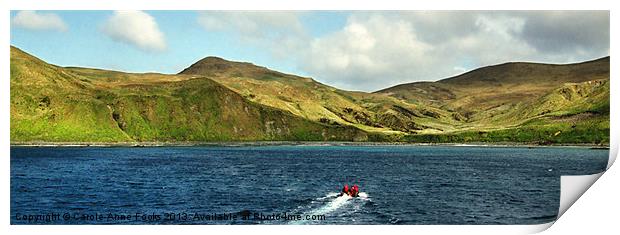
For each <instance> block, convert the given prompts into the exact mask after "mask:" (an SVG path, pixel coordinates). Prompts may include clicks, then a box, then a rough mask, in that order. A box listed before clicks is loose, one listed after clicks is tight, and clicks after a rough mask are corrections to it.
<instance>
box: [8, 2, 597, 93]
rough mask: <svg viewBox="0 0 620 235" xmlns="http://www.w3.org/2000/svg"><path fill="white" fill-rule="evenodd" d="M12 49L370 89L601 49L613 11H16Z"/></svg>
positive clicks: (57, 58) (139, 68) (81, 62)
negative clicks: (252, 70) (225, 67)
mask: <svg viewBox="0 0 620 235" xmlns="http://www.w3.org/2000/svg"><path fill="white" fill-rule="evenodd" d="M11 44H12V45H14V46H16V47H18V48H20V49H22V50H24V51H26V52H28V53H31V54H33V55H35V56H37V57H39V58H41V59H43V60H45V61H47V62H49V63H52V64H57V65H61V66H80V67H94V68H103V69H112V70H120V71H126V72H160V73H177V72H179V71H181V70H182V69H183V68H185V67H187V66H189V65H191V64H192V63H194V62H196V61H197V60H199V59H201V58H204V57H206V56H219V57H222V58H225V59H228V60H235V61H246V62H252V63H254V64H257V65H261V66H266V67H269V68H271V69H274V70H278V71H282V72H286V73H293V74H297V75H302V76H309V77H313V78H314V79H316V80H318V81H320V82H323V83H326V84H329V85H332V86H335V87H338V88H342V89H350V90H363V91H374V90H378V89H381V88H385V87H388V86H391V85H396V84H400V83H405V82H414V81H428V80H438V79H442V78H446V77H449V76H453V75H457V74H459V73H462V72H465V71H468V70H471V69H474V68H477V67H480V66H486V65H491V64H497V63H504V62H508V61H533V62H546V63H570V62H580V61H584V60H590V59H596V58H599V57H602V56H607V55H609V12H608V11H583V12H579V11H565V12H557V11H555V12H551V11H533V12H519V11H500V12H476V11H455V12H449V11H448V12H446V11H443V12H432V11H431V12H429V11H425V12H420V11H413V12H411V11H410V12H400V11H398V12H396V11H388V12H381V11H380V12H359V11H353V12H351V11H303V12H295V11H288V12H239V11H236V12H221V11H207V12H197V11H132V12H114V11H35V12H33V11H27V12H22V11H12V12H11Z"/></svg>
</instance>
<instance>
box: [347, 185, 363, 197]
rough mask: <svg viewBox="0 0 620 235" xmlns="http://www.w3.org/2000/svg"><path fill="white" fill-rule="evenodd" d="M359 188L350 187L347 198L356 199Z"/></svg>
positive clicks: (355, 186)
mask: <svg viewBox="0 0 620 235" xmlns="http://www.w3.org/2000/svg"><path fill="white" fill-rule="evenodd" d="M359 193H360V191H359V188H358V187H357V184H354V185H353V187H351V190H350V192H349V196H351V197H357V196H359Z"/></svg>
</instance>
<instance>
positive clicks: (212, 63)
mask: <svg viewBox="0 0 620 235" xmlns="http://www.w3.org/2000/svg"><path fill="white" fill-rule="evenodd" d="M256 68H262V67H259V66H256V65H254V64H252V63H247V62H236V61H230V60H226V59H223V58H220V57H217V56H207V57H205V58H203V59H201V60H199V61H197V62H196V63H194V64H192V65H191V66H189V67H187V68H186V69H184V70H183V71H181V72H180V73H179V74H200V75H207V74H212V73H226V72H231V71H233V70H248V69H256Z"/></svg>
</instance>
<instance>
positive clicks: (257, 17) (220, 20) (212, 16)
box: [197, 11, 306, 59]
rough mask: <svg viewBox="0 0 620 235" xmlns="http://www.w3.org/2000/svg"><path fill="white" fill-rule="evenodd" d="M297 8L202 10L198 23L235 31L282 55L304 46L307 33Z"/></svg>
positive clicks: (253, 42)
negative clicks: (276, 9)
mask: <svg viewBox="0 0 620 235" xmlns="http://www.w3.org/2000/svg"><path fill="white" fill-rule="evenodd" d="M302 14H303V12H297V11H203V12H200V14H199V16H198V19H197V21H198V24H200V25H201V26H202V27H203V28H204V29H205V30H207V31H220V32H227V33H233V34H235V36H237V37H239V38H240V39H241V40H242V41H243V42H247V43H252V44H255V45H256V46H258V47H261V48H267V49H269V50H270V51H271V52H272V53H273V54H274V55H275V56H276V57H278V58H279V59H285V58H289V59H290V56H291V53H290V52H291V50H293V51H297V50H298V48H299V47H303V46H305V45H304V44H303V42H302V41H300V40H299V39H300V38H305V37H306V32H305V29H304V27H303V25H302V23H301V21H300V20H299V16H300V15H302Z"/></svg>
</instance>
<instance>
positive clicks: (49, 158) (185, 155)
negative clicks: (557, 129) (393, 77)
mask: <svg viewBox="0 0 620 235" xmlns="http://www.w3.org/2000/svg"><path fill="white" fill-rule="evenodd" d="M608 154H609V151H608V150H593V149H588V148H571V147H544V148H527V147H523V148H512V147H510V148H509V147H446V146H261V147H147V148H130V147H127V148H125V147H49V148H48V147H11V224H540V223H547V222H550V221H553V220H554V219H555V218H556V216H557V211H558V206H559V197H560V176H561V175H583V174H594V173H599V172H601V171H603V170H604V169H605V167H606V165H607V158H608ZM345 183H349V184H353V183H355V184H359V185H360V191H361V192H362V193H361V195H362V196H361V197H358V198H347V197H338V196H337V193H338V191H339V190H340V189H341V187H342V185H343V184H345Z"/></svg>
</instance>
